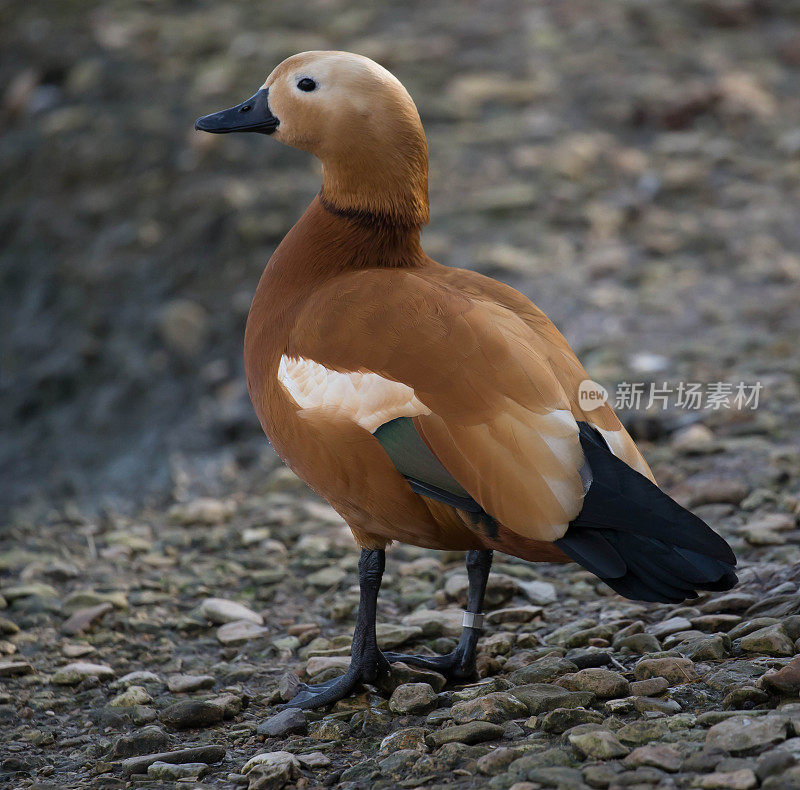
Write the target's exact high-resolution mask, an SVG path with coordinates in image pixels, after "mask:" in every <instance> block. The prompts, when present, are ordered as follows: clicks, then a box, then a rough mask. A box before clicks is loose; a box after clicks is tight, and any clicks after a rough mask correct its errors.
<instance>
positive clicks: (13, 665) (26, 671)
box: [0, 660, 35, 678]
mask: <svg viewBox="0 0 800 790" xmlns="http://www.w3.org/2000/svg"><path fill="white" fill-rule="evenodd" d="M34 672H35V670H34V668H33V665H32V664H29V663H28V662H27V661H4V660H0V678H10V677H18V676H19V675H32V674H33V673H34Z"/></svg>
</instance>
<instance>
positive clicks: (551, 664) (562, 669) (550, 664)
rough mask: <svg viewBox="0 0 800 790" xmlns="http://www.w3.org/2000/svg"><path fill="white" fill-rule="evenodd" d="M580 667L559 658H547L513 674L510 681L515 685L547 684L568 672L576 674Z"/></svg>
mask: <svg viewBox="0 0 800 790" xmlns="http://www.w3.org/2000/svg"><path fill="white" fill-rule="evenodd" d="M577 670H578V667H577V666H576V665H575V664H573V663H572V662H571V661H566V660H565V659H563V658H558V657H557V656H545V657H544V658H540V659H539V660H538V661H534V662H533V663H532V664H528V666H525V667H521V668H520V669H517V670H515V671H514V672H512V673H511V675H510V676H509V678H508V680H509V682H510V683H512V684H513V685H515V686H517V685H523V684H529V683H547V682H549V681H551V680H554V679H555V678H557V677H560V676H561V675H565V674H567V673H568V672H576V671H577Z"/></svg>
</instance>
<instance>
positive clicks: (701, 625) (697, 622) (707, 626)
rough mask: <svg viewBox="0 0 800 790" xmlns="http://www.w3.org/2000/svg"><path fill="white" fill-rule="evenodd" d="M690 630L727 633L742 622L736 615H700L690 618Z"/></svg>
mask: <svg viewBox="0 0 800 790" xmlns="http://www.w3.org/2000/svg"><path fill="white" fill-rule="evenodd" d="M691 622H692V628H696V629H697V630H698V631H709V632H714V631H729V630H730V629H731V628H733V627H734V626H735V625H738V624H739V623H741V622H742V618H741V616H740V615H738V614H721V613H720V614H701V615H700V616H699V617H693V618H692V621H691Z"/></svg>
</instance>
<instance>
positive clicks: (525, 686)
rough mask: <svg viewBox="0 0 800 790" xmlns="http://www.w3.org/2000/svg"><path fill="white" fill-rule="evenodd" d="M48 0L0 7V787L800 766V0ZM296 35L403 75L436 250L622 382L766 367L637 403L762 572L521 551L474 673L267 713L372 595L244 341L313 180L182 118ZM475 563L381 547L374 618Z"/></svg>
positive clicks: (520, 777) (221, 98)
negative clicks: (298, 474)
mask: <svg viewBox="0 0 800 790" xmlns="http://www.w3.org/2000/svg"><path fill="white" fill-rule="evenodd" d="M44 7H45V6H43V5H42V4H36V3H23V2H8V1H7V2H5V3H0V84H2V86H3V92H2V101H1V102H0V105H1V106H0V125H1V126H2V132H3V156H2V157H1V158H0V175H1V176H2V178H0V182H2V192H0V238H1V239H2V242H3V243H2V247H1V248H0V278H2V279H1V280H0V286H1V287H0V336H1V337H2V339H3V364H2V367H0V420H2V424H0V429H2V440H0V507H2V508H3V510H2V512H1V513H0V783H5V784H8V785H9V786H11V787H15V788H16V787H19V788H28V787H39V788H45V787H52V788H71V787H80V788H113V787H125V786H127V787H174V786H178V787H229V788H230V787H236V786H243V787H245V786H249V787H252V788H259V787H264V788H279V787H283V786H288V787H292V786H295V787H300V788H303V787H313V786H322V785H326V786H342V787H387V788H388V787H406V788H414V787H418V786H426V787H435V786H439V785H445V784H446V785H451V786H458V787H464V788H467V787H469V788H479V787H480V788H482V787H487V786H489V787H492V788H497V789H498V790H500V788H503V789H505V788H511V787H513V786H514V785H517V788H516V790H528V788H534V787H540V786H541V787H564V788H569V789H570V790H571V789H572V788H580V787H582V786H588V787H598V788H604V787H635V786H658V785H660V786H667V787H669V786H670V785H674V786H678V787H701V788H751V787H764V788H793V787H800V657H797V658H796V654H800V641H799V640H800V577H798V572H797V571H796V568H797V567H798V563H799V562H800V530H799V529H798V514H800V504H799V498H798V493H799V490H798V481H800V452H799V451H798V447H800V423H799V422H798V417H800V406H798V404H799V403H800V350H798V343H797V338H798V336H800V311H798V309H797V304H798V301H800V236H798V227H800V224H799V223H798V205H800V189H799V188H798V184H800V178H799V177H800V164H799V163H800V8H798V5H797V3H796V1H795V0H752V1H750V0H673V1H671V2H667V0H663V2H662V1H659V2H641V1H640V0H613V1H612V0H607V2H603V3H597V2H592V0H556V1H555V2H548V3H530V2H522V0H491V2H488V0H487V2H480V3H471V4H470V7H469V12H468V13H467V12H466V11H465V10H464V8H463V7H462V5H461V4H458V5H456V4H453V3H449V2H442V3H430V2H426V1H425V0H410V2H406V3H403V4H397V3H392V4H386V5H385V6H382V5H380V4H371V5H370V6H369V7H366V4H365V5H364V6H359V5H356V4H354V3H351V2H344V1H343V0H324V1H323V0H315V1H314V2H311V3H304V4H300V3H296V2H292V1H291V0H275V1H274V2H269V3H261V2H259V3H251V4H247V3H239V4H223V3H211V2H209V3H206V2H201V3H193V4H186V3H184V2H180V0H164V2H160V3H157V4H156V3H151V2H146V0H118V1H117V2H81V3H75V2H59V3H50V4H46V9H47V10H46V12H44V11H43V10H42V9H43V8H44ZM309 48H343V49H350V50H354V51H358V52H363V53H364V54H367V55H371V56H372V57H375V58H376V59H378V60H380V61H381V62H383V63H384V64H385V65H386V66H388V67H389V68H390V69H392V70H393V71H394V72H396V73H397V74H398V76H400V77H401V79H402V80H403V81H404V82H405V83H406V84H407V85H408V87H409V88H410V90H411V92H412V94H413V95H414V97H415V99H416V100H417V102H418V104H419V106H420V110H421V114H422V117H423V120H424V122H425V125H426V129H427V132H428V136H429V141H430V147H431V158H432V169H431V198H432V223H431V226H430V227H429V228H428V229H427V230H426V232H425V237H424V240H425V245H426V249H427V250H428V251H429V253H430V254H432V255H433V256H434V257H436V258H438V259H439V260H441V261H443V262H445V263H448V264H453V265H459V266H466V267H469V268H474V269H477V270H480V271H483V272H485V273H488V274H491V275H493V276H496V277H499V278H501V279H504V280H507V281H509V282H511V283H513V284H514V285H516V286H518V287H519V288H521V289H522V290H524V291H525V292H526V293H528V294H529V295H531V296H532V297H533V298H534V300H535V301H536V302H537V303H538V304H539V305H540V306H541V307H543V308H544V309H545V310H546V311H547V312H548V314H550V315H551V316H552V317H553V319H554V320H555V321H556V322H557V323H558V325H559V326H560V327H561V328H562V329H563V331H564V333H565V334H566V336H567V337H568V339H569V340H570V342H571V343H572V344H573V345H574V347H575V348H576V350H577V351H578V352H579V354H580V355H581V357H582V359H583V360H584V362H585V363H586V366H587V368H588V369H589V371H590V373H591V375H592V376H593V377H594V378H595V379H597V380H598V381H600V382H602V383H603V384H605V385H606V386H607V387H608V388H609V389H610V390H612V391H613V390H614V388H615V386H616V385H618V384H619V383H620V382H624V381H627V382H639V381H641V382H643V383H646V384H649V383H652V382H655V383H658V384H659V385H661V384H663V383H664V382H667V383H668V384H669V385H670V386H672V387H675V386H677V384H678V383H679V382H681V381H690V382H691V381H695V382H702V383H709V382H729V383H733V384H735V383H737V382H747V383H749V384H752V383H754V382H761V384H762V385H763V389H762V391H761V393H760V402H759V405H758V408H757V409H755V410H750V409H744V410H739V409H735V408H719V409H708V408H707V409H702V410H694V411H687V410H685V409H681V408H678V407H677V405H676V402H675V397H674V394H673V396H672V397H671V398H670V399H669V404H668V408H667V409H661V408H659V407H658V405H657V404H656V407H655V408H651V409H649V410H648V409H646V408H645V406H646V404H645V403H643V404H642V407H641V408H639V409H633V410H627V413H625V414H624V417H625V419H626V421H627V423H628V424H629V426H630V427H631V430H632V432H633V433H634V435H635V436H636V437H637V439H638V441H639V442H640V445H641V447H642V449H643V451H644V453H645V455H646V457H647V458H648V460H649V461H650V462H651V465H652V466H653V469H654V471H655V473H656V476H657V477H658V479H659V481H660V482H661V483H662V485H663V486H664V487H665V488H666V489H667V490H668V491H670V492H671V493H672V494H673V495H674V496H675V497H676V498H678V499H679V500H680V501H682V502H684V503H685V504H687V505H689V506H691V507H692V508H693V509H694V510H695V511H696V512H698V513H699V514H700V515H701V516H702V517H703V518H705V519H706V520H707V521H708V522H709V523H710V524H712V525H713V526H714V527H715V528H717V529H718V530H719V531H720V532H722V533H723V534H724V535H725V536H726V537H727V538H728V539H729V540H730V542H731V544H732V545H733V546H734V548H735V550H736V552H737V555H738V556H739V559H740V566H741V574H740V577H741V580H742V581H741V584H740V586H739V587H737V589H736V590H735V591H733V592H732V593H730V594H725V595H711V596H706V597H703V598H701V599H699V600H698V601H693V602H690V603H689V604H687V605H686V606H679V607H668V606H654V605H640V604H636V603H632V602H628V601H625V600H623V599H621V598H619V597H617V596H615V595H613V594H611V593H610V591H609V590H607V589H605V588H603V587H602V585H599V584H598V583H597V582H596V581H595V580H594V579H593V577H591V576H590V575H589V574H587V573H585V572H583V571H581V570H578V569H577V568H576V567H574V566H565V567H550V566H536V565H530V564H525V563H521V562H518V561H516V560H514V559H511V558H507V557H502V556H498V557H496V563H495V569H494V573H493V577H492V582H491V585H490V591H489V599H490V602H489V603H490V605H489V609H490V611H491V612H492V614H491V616H490V617H489V618H488V625H487V630H486V633H485V635H484V638H483V640H482V642H481V645H480V651H481V657H480V662H479V666H480V670H481V674H482V676H483V679H482V680H481V682H480V683H478V684H475V685H469V686H466V687H460V688H459V687H445V686H444V685H443V680H442V678H440V677H438V676H436V675H433V674H431V673H420V672H416V671H412V670H410V669H407V668H406V669H403V668H402V667H400V668H397V667H396V668H395V672H394V674H393V676H392V678H391V679H390V680H387V681H386V682H385V683H384V684H383V686H382V688H381V689H367V690H364V692H363V693H362V694H361V695H359V696H357V697H355V698H353V699H352V700H348V701H347V702H345V703H341V704H339V705H337V706H335V707H334V708H333V710H331V711H322V712H317V713H309V714H286V713H283V714H278V712H277V705H278V704H279V703H280V701H281V700H282V699H283V698H285V697H286V696H288V695H289V694H290V693H291V689H292V683H291V679H292V678H293V677H295V676H297V675H299V676H301V677H302V678H304V679H305V678H307V677H313V678H315V679H324V678H325V677H328V676H330V675H332V674H335V673H337V672H340V671H341V669H342V667H343V665H344V664H345V663H346V657H347V654H348V650H349V639H350V634H351V631H352V627H353V608H354V605H355V603H356V600H357V591H356V589H355V588H354V587H353V585H354V583H355V579H356V575H355V569H356V562H357V558H358V554H357V550H356V548H355V546H354V544H353V542H352V540H351V538H350V537H349V534H348V532H347V529H346V527H345V526H344V525H343V524H342V523H341V521H340V520H339V518H338V517H337V516H336V515H335V514H334V513H333V512H332V511H331V510H330V509H329V508H328V507H327V506H326V505H325V504H323V503H321V502H319V501H317V500H315V499H313V498H312V497H311V496H310V494H309V493H308V491H307V490H306V489H305V488H304V487H303V486H302V484H300V483H299V482H298V481H297V480H296V479H295V478H293V476H292V475H291V474H289V473H287V472H286V471H285V470H283V469H282V468H280V467H279V465H278V464H277V462H276V459H275V458H274V456H273V455H272V453H271V451H270V450H269V448H268V447H267V445H266V442H265V441H264V439H263V437H262V436H261V433H260V429H259V426H258V424H257V422H256V420H255V418H254V417H253V415H252V411H251V408H250V406H249V403H248V401H247V395H246V392H245V387H244V379H243V375H242V371H241V362H240V359H241V340H242V334H243V323H244V317H245V315H246V311H247V307H248V304H249V299H250V296H251V294H252V291H253V289H254V287H255V282H256V281H257V278H258V276H259V274H260V271H261V268H262V267H263V264H264V261H265V260H266V258H267V257H268V256H269V254H270V253H271V251H272V250H273V249H274V247H275V245H276V244H277V243H278V241H279V240H280V238H281V237H282V235H283V233H284V232H285V230H286V228H287V227H289V226H290V225H291V223H292V222H293V221H294V219H295V218H296V217H297V216H298V215H299V213H300V212H301V211H302V210H303V207H304V206H305V205H306V204H307V203H308V201H309V200H310V198H311V196H312V195H313V194H314V192H315V190H316V188H317V185H318V181H319V174H318V172H317V171H316V169H315V168H314V165H313V164H312V163H311V162H310V161H309V160H308V158H307V157H305V156H303V155H301V154H299V153H296V152H291V151H288V150H286V149H283V148H281V147H279V146H277V145H271V144H270V141H268V140H263V139H260V138H259V139H252V138H247V139H231V137H225V138H211V137H201V136H198V135H197V134H195V133H193V132H192V131H191V123H192V121H193V119H194V117H196V116H197V115H200V114H203V113H206V112H209V111H211V110H214V109H217V108H219V107H223V106H228V105H231V104H233V103H236V102H238V101H240V100H241V99H242V98H244V97H246V96H248V95H250V94H251V93H252V92H253V90H254V89H255V88H256V87H257V86H258V85H260V84H261V82H262V81H263V78H264V75H265V74H266V73H267V72H268V71H269V70H270V69H271V68H272V66H273V65H274V64H275V63H277V62H278V61H280V60H281V59H282V58H283V57H286V56H288V55H290V54H292V53H294V52H296V51H298V50H303V49H309ZM253 137H256V136H253ZM645 400H647V399H646V398H645ZM12 505H13V506H14V509H13V510H12V509H11V506H12ZM7 506H8V507H7ZM462 563H463V557H461V556H458V555H457V554H452V555H449V554H443V553H435V552H427V551H422V550H416V549H413V548H409V547H405V546H396V547H393V548H392V549H391V550H390V552H389V556H388V562H387V574H386V577H385V580H384V585H383V590H382V595H381V600H380V609H379V620H380V622H381V623H382V626H381V640H382V643H383V645H384V646H386V647H401V648H402V649H403V650H409V651H425V650H429V651H433V652H442V651H446V650H448V649H449V648H450V647H451V646H452V645H453V641H454V637H455V636H456V635H457V632H458V622H459V620H460V616H459V615H458V610H459V607H460V605H461V598H462V597H463V594H464V585H465V578H464V571H463V567H462ZM795 661H797V663H794V662H795ZM254 758H255V761H254V762H251V761H253V759H254Z"/></svg>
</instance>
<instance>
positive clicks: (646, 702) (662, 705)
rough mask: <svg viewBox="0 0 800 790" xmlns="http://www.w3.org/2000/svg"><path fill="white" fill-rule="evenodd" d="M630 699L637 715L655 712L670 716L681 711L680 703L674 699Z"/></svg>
mask: <svg viewBox="0 0 800 790" xmlns="http://www.w3.org/2000/svg"><path fill="white" fill-rule="evenodd" d="M632 699H633V707H634V708H635V709H636V710H638V711H639V713H647V712H649V711H655V712H657V713H666V714H669V715H672V714H673V713H680V712H681V710H682V708H681V706H680V703H678V702H677V701H675V700H674V699H652V698H650V697H633V698H632Z"/></svg>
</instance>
